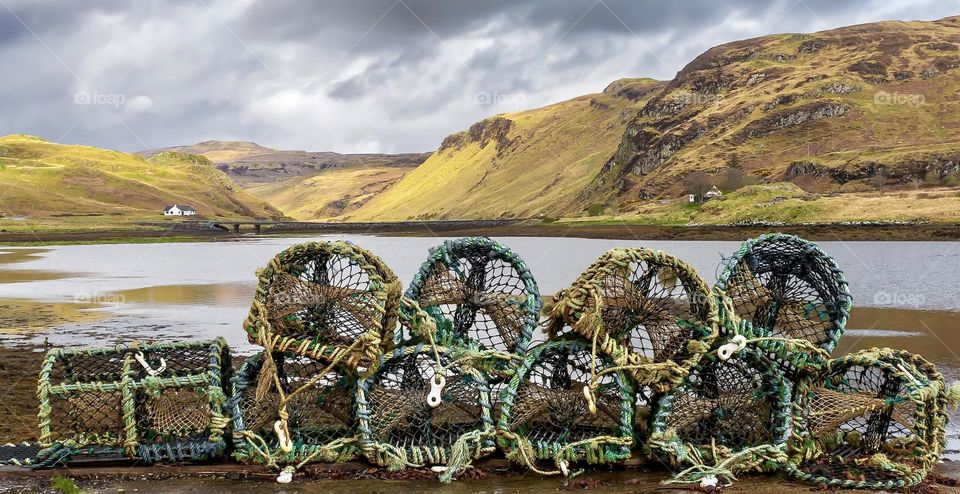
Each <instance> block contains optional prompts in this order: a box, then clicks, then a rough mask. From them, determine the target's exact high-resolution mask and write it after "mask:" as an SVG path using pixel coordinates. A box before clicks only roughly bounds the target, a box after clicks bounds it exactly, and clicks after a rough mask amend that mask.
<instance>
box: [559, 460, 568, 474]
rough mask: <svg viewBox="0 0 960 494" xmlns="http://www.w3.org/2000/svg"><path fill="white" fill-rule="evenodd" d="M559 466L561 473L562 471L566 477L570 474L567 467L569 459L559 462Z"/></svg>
mask: <svg viewBox="0 0 960 494" xmlns="http://www.w3.org/2000/svg"><path fill="white" fill-rule="evenodd" d="M557 466H558V467H560V473H562V474H563V476H564V477H569V476H570V470H569V469H568V468H567V460H560V461H559V462H557Z"/></svg>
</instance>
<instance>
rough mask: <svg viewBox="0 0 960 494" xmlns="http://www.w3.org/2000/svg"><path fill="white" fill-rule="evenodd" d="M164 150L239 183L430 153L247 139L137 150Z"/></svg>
mask: <svg viewBox="0 0 960 494" xmlns="http://www.w3.org/2000/svg"><path fill="white" fill-rule="evenodd" d="M165 151H176V152H182V153H190V154H196V155H200V156H205V157H207V158H208V159H209V160H210V161H212V162H213V163H214V164H216V166H217V168H219V169H220V170H222V171H224V172H225V173H226V174H227V175H230V177H231V178H233V179H234V180H236V181H237V183H239V184H241V185H243V186H248V185H252V184H265V183H273V182H277V181H279V180H284V179H288V178H291V177H301V176H309V175H313V174H315V173H317V172H319V171H322V170H329V169H332V168H346V167H354V166H361V167H365V166H374V167H380V166H394V167H400V168H411V167H415V166H417V165H419V164H420V163H423V161H424V160H426V159H427V157H429V156H430V153H405V154H340V153H333V152H327V151H289V150H281V149H272V148H268V147H264V146H261V145H259V144H257V143H254V142H248V141H204V142H200V143H197V144H191V145H189V146H175V147H169V148H162V149H151V150H147V151H141V152H140V153H138V154H141V155H143V156H147V157H149V156H153V155H155V154H157V153H161V152H165Z"/></svg>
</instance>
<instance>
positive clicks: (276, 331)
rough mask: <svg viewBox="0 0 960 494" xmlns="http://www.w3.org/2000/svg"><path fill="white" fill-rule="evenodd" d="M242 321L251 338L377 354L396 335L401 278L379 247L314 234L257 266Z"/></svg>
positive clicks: (312, 353) (325, 352) (331, 352)
mask: <svg viewBox="0 0 960 494" xmlns="http://www.w3.org/2000/svg"><path fill="white" fill-rule="evenodd" d="M257 276H258V278H259V283H258V284H257V291H256V293H255V295H254V299H253V304H252V306H251V308H250V314H249V315H248V316H247V319H246V321H244V329H245V330H246V332H247V335H248V339H249V340H250V342H251V343H255V344H257V345H260V346H262V347H264V348H267V349H271V350H274V351H290V352H294V353H297V354H300V355H305V356H308V357H311V358H315V359H324V360H330V361H341V360H347V361H357V360H363V361H365V362H368V363H369V362H372V361H375V360H376V359H377V358H378V357H379V355H380V353H381V352H382V350H383V348H382V346H384V347H387V348H389V347H390V346H392V343H393V329H394V326H395V324H396V317H397V309H398V304H399V298H400V281H399V280H398V279H397V277H396V275H394V274H393V272H392V271H391V270H390V268H389V267H387V265H386V264H384V263H383V261H382V260H381V259H380V258H379V257H377V256H376V255H374V254H372V253H370V252H369V251H367V250H364V249H362V248H360V247H357V246H356V245H353V244H351V243H348V242H309V243H303V244H297V245H294V246H292V247H290V248H288V249H287V250H285V251H283V252H281V253H279V254H277V256H276V257H274V258H273V259H272V260H271V261H270V263H269V264H267V266H266V267H264V268H263V269H261V270H259V271H258V273H257Z"/></svg>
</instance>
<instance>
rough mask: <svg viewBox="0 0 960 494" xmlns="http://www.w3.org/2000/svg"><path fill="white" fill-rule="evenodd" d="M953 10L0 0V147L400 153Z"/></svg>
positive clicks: (760, 4) (884, 3) (873, 4)
mask: <svg viewBox="0 0 960 494" xmlns="http://www.w3.org/2000/svg"><path fill="white" fill-rule="evenodd" d="M956 14H960V2H958V1H955V0H951V1H945V0H926V1H918V0H876V1H837V0H804V1H797V0H783V1H769V0H741V1H730V2H721V1H716V0H695V1H667V0H661V1H654V0H650V1H619V0H584V1H579V0H577V1H574V0H555V1H546V0H544V1H539V2H535V1H526V0H520V1H518V0H504V1H483V0H456V1H450V0H382V1H381V0H343V1H340V2H326V1H322V2H321V1H306V0H305V1H301V2H297V1H292V0H279V1H278V0H260V1H256V0H196V1H191V0H188V1H173V0H157V1H147V0H130V1H129V2H122V1H113V0H96V1H76V0H0V67H2V70H0V134H10V133H27V134H35V135H39V136H41V137H44V138H46V139H49V140H54V141H58V142H67V143H80V144H90V145H94V146H101V147H108V148H113V149H118V150H123V151H137V150H141V149H146V148H155V147H164V146H173V145H179V144H190V143H194V142H198V141H203V140H209V139H231V140H250V141H256V142H258V143H260V144H263V145H267V146H271V147H277V148H284V149H306V150H312V151H321V150H333V151H340V152H409V151H428V150H433V149H435V148H436V147H437V146H438V145H439V143H440V141H441V140H442V139H443V137H444V136H446V135H448V134H450V133H452V132H456V131H458V130H462V129H464V128H466V127H468V126H469V125H470V124H471V123H473V122H475V121H477V120H480V119H482V118H484V117H487V116H490V115H494V114H497V113H502V112H510V111H517V110H521V109H526V108H531V107H537V106H542V105H545V104H548V103H553V102H557V101H562V100H564V99H568V98H571V97H574V96H578V95H581V94H586V93H592V92H598V91H600V90H602V89H603V88H604V86H606V85H607V84H608V83H610V82H611V81H613V80H615V79H618V78H622V77H654V78H658V79H669V78H671V77H673V75H674V74H675V73H676V72H677V71H678V70H680V69H681V68H682V67H683V65H685V64H686V63H687V62H688V61H690V60H691V59H692V58H693V57H695V56H696V55H698V54H699V53H701V52H703V51H704V50H706V49H708V48H710V47H711V46H714V45H717V44H720V43H724V42H727V41H732V40H737V39H743V38H750V37H754V36H760V35H764V34H771V33H780V32H810V31H819V30H823V29H829V28H833V27H839V26H844V25H849V24H856V23H862V22H871V21H876V20H891V19H899V20H914V19H921V20H932V19H938V18H941V17H946V16H949V15H956Z"/></svg>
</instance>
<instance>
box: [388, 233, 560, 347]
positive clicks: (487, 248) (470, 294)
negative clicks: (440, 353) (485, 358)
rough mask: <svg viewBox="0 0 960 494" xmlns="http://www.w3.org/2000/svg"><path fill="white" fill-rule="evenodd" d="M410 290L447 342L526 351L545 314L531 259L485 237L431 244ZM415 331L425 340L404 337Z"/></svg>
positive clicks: (410, 294) (444, 341)
mask: <svg viewBox="0 0 960 494" xmlns="http://www.w3.org/2000/svg"><path fill="white" fill-rule="evenodd" d="M406 296H407V297H408V298H410V299H412V300H415V301H417V302H418V303H419V305H420V307H422V308H423V309H424V310H425V311H427V313H429V314H430V315H431V316H433V318H434V319H435V320H436V321H437V340H438V342H440V343H441V344H444V345H468V346H480V347H481V348H484V349H490V350H498V351H503V352H512V353H523V352H524V351H525V350H526V347H527V344H528V343H529V341H530V335H531V333H532V332H533V329H534V328H535V327H536V325H537V323H538V321H539V317H540V306H541V300H540V293H539V291H538V289H537V284H536V281H534V279H533V276H532V275H531V274H530V272H529V271H528V270H527V267H526V265H525V264H524V263H523V261H522V260H521V259H520V257H519V256H517V255H516V254H515V253H514V252H513V251H511V250H510V249H509V248H508V247H506V246H504V245H502V244H500V243H498V242H496V241H494V240H491V239H488V238H482V237H467V238H461V239H457V240H453V241H447V242H444V243H443V244H442V245H439V246H437V247H435V248H433V249H431V251H430V256H429V258H428V259H427V261H426V262H425V263H424V264H423V265H422V266H421V268H420V271H419V272H418V273H417V275H416V276H415V277H414V279H413V282H412V283H411V284H410V287H409V288H408V289H407V292H406ZM411 336H412V337H414V338H415V339H416V340H417V341H424V338H423V337H424V335H416V334H413V335H410V334H402V335H398V338H399V339H402V340H403V339H409V338H410V337H411ZM418 337H419V338H418Z"/></svg>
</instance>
